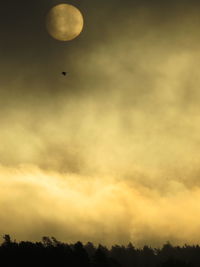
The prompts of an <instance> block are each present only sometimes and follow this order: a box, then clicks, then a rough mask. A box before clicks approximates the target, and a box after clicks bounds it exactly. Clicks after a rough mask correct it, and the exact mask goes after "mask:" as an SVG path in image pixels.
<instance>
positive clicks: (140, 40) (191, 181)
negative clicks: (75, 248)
mask: <svg viewBox="0 0 200 267" xmlns="http://www.w3.org/2000/svg"><path fill="white" fill-rule="evenodd" d="M36 2H37V3H36V4H34V3H33V4H32V5H34V7H35V8H36V6H40V5H41V10H42V11H40V14H39V15H38V16H40V17H39V18H38V20H39V22H40V23H42V18H43V14H45V12H46V11H48V8H49V7H50V4H48V3H47V1H45V2H44V4H40V3H39V1H36ZM57 2H58V1H57ZM90 2H91V1H90V0H87V1H83V3H79V4H78V5H76V6H77V7H78V8H79V9H80V10H82V12H83V13H84V17H85V18H86V23H85V30H84V32H83V33H82V34H81V36H80V37H79V38H77V40H75V41H73V42H72V43H70V44H65V45H64V44H60V43H57V42H56V41H55V40H51V39H50V37H49V36H48V34H47V33H46V32H45V30H40V31H39V30H38V32H37V30H36V28H37V27H36V26H37V25H36V26H34V27H32V28H31V32H30V35H28V36H29V37H27V39H23V40H20V38H18V37H19V36H14V35H9V34H5V36H4V40H5V42H4V43H3V44H1V49H2V50H3V51H6V52H5V53H4V57H3V59H2V62H1V63H0V64H1V68H2V72H1V74H0V76H1V77H0V78H1V79H0V80H1V85H0V88H1V92H0V95H1V98H0V102H1V113H0V121H1V131H0V140H1V146H0V159H1V168H0V218H1V220H0V233H2V234H3V233H9V234H10V235H11V236H13V237H14V238H16V239H17V240H22V239H26V240H27V239H30V240H39V239H40V238H41V236H44V235H49V236H55V237H56V238H57V239H59V240H63V241H67V242H76V241H77V240H80V241H83V242H87V241H92V242H94V243H103V244H107V245H111V244H113V243H119V244H127V243H128V242H129V241H131V242H133V244H135V245H136V246H142V245H144V244H148V245H152V246H159V245H161V244H163V243H164V242H166V241H170V242H172V243H173V244H185V243H198V242H199V238H200V234H199V227H200V218H199V216H198V214H199V211H200V207H199V201H200V187H199V175H200V170H199V166H200V157H199V151H200V137H199V131H200V108H199V101H200V92H199V87H200V73H199V72H200V64H199V62H200V50H199V41H200V34H199V26H200V17H199V9H200V6H199V4H197V3H196V2H195V1H190V2H188V3H187V1H174V2H173V3H171V2H170V1H169V3H168V4H164V3H163V2H162V1H152V4H150V3H148V2H147V1H141V2H140V3H139V2H138V1H132V2H131V3H130V2H129V1H128V0H126V1H125V2H127V3H126V4H125V5H124V7H122V6H121V5H120V3H119V1H118V2H117V3H116V6H114V4H113V3H109V4H108V3H106V1H102V2H101V3H96V4H95V5H94V7H92V6H91V5H92V4H91V3H90ZM111 2H112V1H111ZM113 2H114V1H113ZM51 4H53V3H51ZM54 4H55V3H54ZM5 5H6V4H5ZM96 10H99V13H98V14H99V15H98V17H97V16H96V12H97V11H96ZM23 12H25V14H27V13H26V12H27V10H26V9H25V11H23ZM34 12H36V11H34ZM34 14H35V13H34ZM25 17H26V16H25ZM36 17H37V16H36V15H34V16H32V19H33V18H34V19H33V22H34V21H35V22H36ZM111 18H112V19H111ZM26 19H27V20H28V18H26ZM28 21H29V20H28ZM18 24H19V22H18ZM38 25H39V23H38ZM26 27H27V28H26ZM18 30H19V29H18ZM26 30H27V32H28V26H25V29H24V33H25V31H26ZM9 31H12V29H11V28H9V29H8V33H9ZM19 31H21V29H20V30H19ZM31 33H32V34H33V36H32V37H30V36H31ZM16 35H17V34H16ZM21 35H22V33H21ZM41 36H44V37H41ZM39 37H41V38H43V39H39ZM10 38H11V39H10ZM15 38H16V40H17V41H16V42H17V43H16V44H15V49H18V50H17V52H14V50H13V49H12V48H13V47H12V45H14V40H15ZM28 38H30V39H28ZM8 40H11V44H12V45H11V44H10V46H8V47H6V45H5V44H6V41H7V42H8ZM11 51H12V52H11ZM36 55H37V57H36ZM61 71H69V73H70V74H69V75H68V76H66V77H64V76H62V75H61V74H60V73H61Z"/></svg>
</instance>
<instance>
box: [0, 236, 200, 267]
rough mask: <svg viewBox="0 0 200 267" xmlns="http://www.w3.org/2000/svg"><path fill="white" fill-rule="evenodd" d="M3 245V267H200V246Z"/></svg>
mask: <svg viewBox="0 0 200 267" xmlns="http://www.w3.org/2000/svg"><path fill="white" fill-rule="evenodd" d="M3 239H4V240H3V243H2V244H1V245H0V266H43V267H44V266H58V267H59V266H62V267H64V266H66V267H68V266H69V267H78V266H80V267H197V266H198V267H199V266H200V246H199V245H194V246H189V245H184V246H183V247H180V246H175V247H174V246H172V245H171V244H170V243H166V244H164V245H163V247H162V248H151V247H149V246H144V247H143V248H141V249H139V248H135V247H134V246H133V244H132V243H129V244H128V245H127V246H123V245H113V246H112V247H111V248H107V247H105V246H103V245H101V244H99V245H98V246H95V245H94V244H93V243H91V242H88V243H87V244H85V245H83V244H82V243H81V242H77V243H75V244H67V243H63V242H60V241H58V240H57V239H56V238H55V237H51V238H50V237H43V238H42V241H41V242H35V243H33V242H29V241H21V242H16V241H12V239H11V237H10V236H9V235H4V236H3Z"/></svg>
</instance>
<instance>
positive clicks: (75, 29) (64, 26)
mask: <svg viewBox="0 0 200 267" xmlns="http://www.w3.org/2000/svg"><path fill="white" fill-rule="evenodd" d="M83 23H84V22H83V16H82V14H81V12H80V11H79V10H78V9H77V8H76V7H75V6H72V5H69V4H59V5H56V6H54V7H53V8H52V9H50V11H49V13H48V14H47V17H46V27H47V31H48V33H49V34H50V35H51V36H52V37H53V38H55V39H57V40H59V41H70V40H73V39H74V38H76V37H77V36H78V35H79V34H80V33H81V32H82V30H83Z"/></svg>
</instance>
